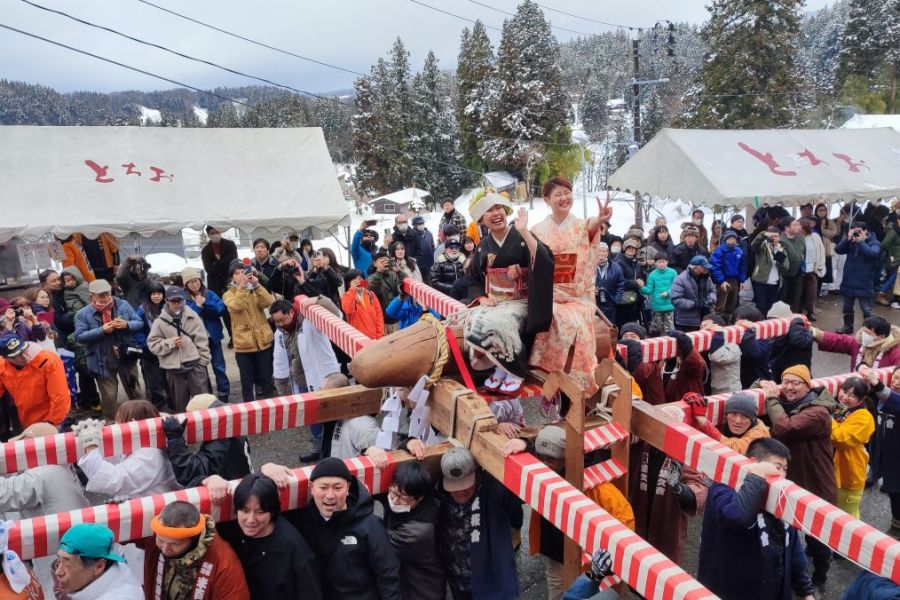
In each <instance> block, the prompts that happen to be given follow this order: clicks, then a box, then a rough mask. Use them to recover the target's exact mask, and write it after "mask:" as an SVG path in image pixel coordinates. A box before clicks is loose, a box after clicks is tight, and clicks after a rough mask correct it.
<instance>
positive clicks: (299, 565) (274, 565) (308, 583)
mask: <svg viewBox="0 0 900 600" xmlns="http://www.w3.org/2000/svg"><path fill="white" fill-rule="evenodd" d="M216 529H217V531H218V532H219V535H221V536H222V539H224V540H225V541H227V542H228V543H229V544H231V547H232V548H233V549H234V553H235V554H236V555H237V557H238V560H239V561H240V562H241V566H242V567H243V568H244V576H245V577H246V578H247V588H248V589H249V591H250V598H251V599H256V598H260V599H262V600H321V599H322V598H324V597H325V596H323V595H322V589H321V588H322V586H321V584H320V583H319V572H318V569H317V566H316V557H315V555H314V554H313V552H312V550H311V549H310V547H309V545H308V544H307V543H306V540H304V539H303V536H302V535H300V532H299V531H297V528H296V527H294V526H293V525H291V524H290V522H288V520H287V519H286V518H285V517H284V516H283V515H279V516H278V517H277V518H276V519H275V529H274V530H272V533H270V534H269V535H268V536H266V537H264V538H256V539H254V538H248V537H247V536H245V535H244V533H243V532H242V531H241V528H240V526H239V525H238V524H237V522H236V521H228V522H227V523H219V525H218V526H217V528H216Z"/></svg>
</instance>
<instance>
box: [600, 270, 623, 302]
mask: <svg viewBox="0 0 900 600" xmlns="http://www.w3.org/2000/svg"><path fill="white" fill-rule="evenodd" d="M594 285H596V286H597V305H598V306H615V305H616V304H621V303H622V293H623V292H624V291H625V275H624V274H623V273H622V268H621V267H620V266H619V264H618V263H617V262H616V261H614V260H607V261H606V280H605V281H602V280H601V279H600V267H599V266H598V267H597V274H596V281H595V282H594ZM601 286H602V287H603V291H604V292H605V294H604V295H605V296H606V302H604V303H603V304H602V305H601V303H600V288H601Z"/></svg>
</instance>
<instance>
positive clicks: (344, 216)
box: [0, 126, 349, 242]
mask: <svg viewBox="0 0 900 600" xmlns="http://www.w3.org/2000/svg"><path fill="white" fill-rule="evenodd" d="M0 181H2V184H0V207H2V209H3V214H4V217H3V219H2V221H0V242H6V241H8V240H10V239H11V238H13V237H20V238H24V239H26V240H36V239H39V238H41V237H42V236H44V235H45V234H47V233H52V234H54V235H57V236H60V237H65V236H67V235H69V234H71V233H73V232H81V233H83V234H85V235H86V236H88V237H96V236H97V235H99V234H100V233H102V232H108V233H111V234H113V235H115V236H117V237H125V236H126V235H128V234H130V233H138V234H140V235H142V236H150V235H153V234H154V233H156V232H160V231H162V232H166V233H170V234H176V233H180V232H181V230H182V229H183V228H193V229H202V228H203V227H204V226H205V225H207V224H211V225H214V226H215V227H217V228H218V229H221V230H224V229H227V228H229V227H237V228H239V229H241V230H244V231H253V230H257V229H262V230H265V231H269V232H272V233H284V232H286V231H288V230H293V231H301V230H303V229H306V228H307V227H311V226H316V227H319V228H321V229H327V228H329V227H332V226H334V225H338V224H341V223H342V222H343V223H347V222H349V217H348V209H347V205H346V202H345V201H344V197H343V194H342V192H341V188H340V184H339V183H338V180H337V175H336V174H335V171H334V167H333V166H332V163H331V158H330V156H329V154H328V148H327V146H326V145H325V138H324V136H323V135H322V130H321V129H320V128H317V127H309V128H285V129H215V128H210V129H207V128H180V127H179V128H175V127H28V126H10V127H2V128H0Z"/></svg>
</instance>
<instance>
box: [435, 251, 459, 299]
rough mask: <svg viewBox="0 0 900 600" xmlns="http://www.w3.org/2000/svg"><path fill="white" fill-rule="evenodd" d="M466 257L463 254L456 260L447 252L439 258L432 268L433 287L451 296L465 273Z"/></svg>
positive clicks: (457, 256)
mask: <svg viewBox="0 0 900 600" xmlns="http://www.w3.org/2000/svg"><path fill="white" fill-rule="evenodd" d="M465 263H466V257H465V256H463V255H462V253H460V254H457V255H456V258H455V259H453V258H450V257H449V256H448V255H447V253H446V252H444V253H443V254H441V255H440V256H438V259H437V261H436V262H435V263H434V264H433V265H432V266H431V287H433V288H434V289H436V290H438V291H439V292H443V293H445V294H449V293H450V290H451V289H452V288H453V284H454V283H456V280H457V279H459V278H460V277H462V276H463V273H464V272H465Z"/></svg>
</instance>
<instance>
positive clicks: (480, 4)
mask: <svg viewBox="0 0 900 600" xmlns="http://www.w3.org/2000/svg"><path fill="white" fill-rule="evenodd" d="M469 2H471V3H472V4H477V5H478V6H483V7H484V8H487V9H489V10H494V11H497V12H498V13H502V14H504V15H509V16H511V17H515V16H516V13H514V12H509V11H508V10H503V9H502V8H497V7H496V6H491V5H490V4H485V3H484V2H479V1H478V0H469ZM550 27H552V28H553V29H559V30H560V31H566V32H568V33H575V34H578V35H583V36H585V37H591V36H593V35H596V34H595V33H585V32H583V31H576V30H575V29H569V28H567V27H560V26H558V25H554V24H552V23H550Z"/></svg>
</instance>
